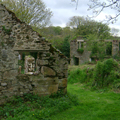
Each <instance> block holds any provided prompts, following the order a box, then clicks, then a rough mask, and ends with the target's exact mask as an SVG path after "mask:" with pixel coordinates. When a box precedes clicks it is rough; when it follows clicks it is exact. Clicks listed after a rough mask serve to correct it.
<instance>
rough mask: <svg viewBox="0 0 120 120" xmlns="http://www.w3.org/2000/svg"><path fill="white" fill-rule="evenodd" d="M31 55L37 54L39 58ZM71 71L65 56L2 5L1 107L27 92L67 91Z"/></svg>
mask: <svg viewBox="0 0 120 120" xmlns="http://www.w3.org/2000/svg"><path fill="white" fill-rule="evenodd" d="M22 53H27V56H25V61H24V64H25V65H24V66H25V68H24V74H21V70H20V69H21V66H19V63H18V56H19V54H22ZM29 53H36V55H37V58H34V57H33V56H31V55H29ZM18 69H19V70H18ZM67 69H68V61H67V58H66V57H65V56H64V55H63V54H61V53H60V52H59V51H58V50H56V49H55V48H54V47H52V45H51V43H49V42H48V41H46V40H45V38H44V37H42V36H41V35H40V34H38V33H37V32H35V31H34V30H33V29H32V27H31V26H30V25H27V24H26V23H24V22H21V21H20V20H19V19H18V18H17V17H16V16H15V14H14V13H13V12H11V11H9V10H8V9H6V7H5V6H4V5H2V4H0V104H2V103H3V102H5V101H6V100H7V99H8V98H10V97H12V96H14V95H21V96H22V95H23V94H25V93H34V94H38V95H39V96H41V95H50V94H52V93H56V92H57V91H58V90H63V91H64V92H66V90H67Z"/></svg>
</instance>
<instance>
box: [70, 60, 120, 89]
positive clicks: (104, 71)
mask: <svg viewBox="0 0 120 120" xmlns="http://www.w3.org/2000/svg"><path fill="white" fill-rule="evenodd" d="M119 69H120V66H119V63H118V62H117V61H116V60H114V59H112V58H111V59H107V60H105V61H103V62H100V61H98V62H97V64H96V66H95V68H84V69H76V70H72V71H70V73H69V74H70V75H69V77H68V83H78V82H80V83H87V84H88V85H90V86H91V87H92V88H94V89H100V88H104V87H108V86H109V87H112V88H115V89H116V88H119V87H120V86H119V84H118V83H119V81H120V72H119Z"/></svg>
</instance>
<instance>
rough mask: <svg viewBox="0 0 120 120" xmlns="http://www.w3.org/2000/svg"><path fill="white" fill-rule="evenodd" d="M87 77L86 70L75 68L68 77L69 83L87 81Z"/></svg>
mask: <svg viewBox="0 0 120 120" xmlns="http://www.w3.org/2000/svg"><path fill="white" fill-rule="evenodd" d="M86 79H87V74H86V71H85V70H80V69H77V70H73V71H71V72H70V75H69V77H68V83H71V84H73V83H78V82H81V83H83V82H85V81H86Z"/></svg>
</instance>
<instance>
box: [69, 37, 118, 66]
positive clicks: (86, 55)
mask: <svg viewBox="0 0 120 120" xmlns="http://www.w3.org/2000/svg"><path fill="white" fill-rule="evenodd" d="M104 42H111V43H112V54H111V57H112V56H113V57H114V56H116V55H120V52H119V51H120V40H104ZM77 49H78V42H77V39H76V40H72V41H71V42H70V64H71V65H75V61H74V58H78V59H79V63H78V64H83V63H85V62H88V61H89V60H90V54H91V51H88V50H87V43H86V42H85V41H84V48H83V49H84V52H83V53H82V54H80V53H79V52H77ZM109 57H110V56H109Z"/></svg>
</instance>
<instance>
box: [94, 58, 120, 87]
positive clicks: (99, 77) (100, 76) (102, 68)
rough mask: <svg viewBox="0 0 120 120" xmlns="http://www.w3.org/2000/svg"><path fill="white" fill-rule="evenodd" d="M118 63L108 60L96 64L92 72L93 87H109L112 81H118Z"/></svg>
mask: <svg viewBox="0 0 120 120" xmlns="http://www.w3.org/2000/svg"><path fill="white" fill-rule="evenodd" d="M117 70H118V63H117V62H116V61H115V60H114V59H108V60H105V61H104V62H98V63H97V65H96V68H95V71H94V76H93V79H94V82H93V86H97V87H99V88H101V87H105V86H109V85H110V84H111V83H113V82H114V80H116V79H118V77H119V75H118V73H117V72H116V71H117Z"/></svg>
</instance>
